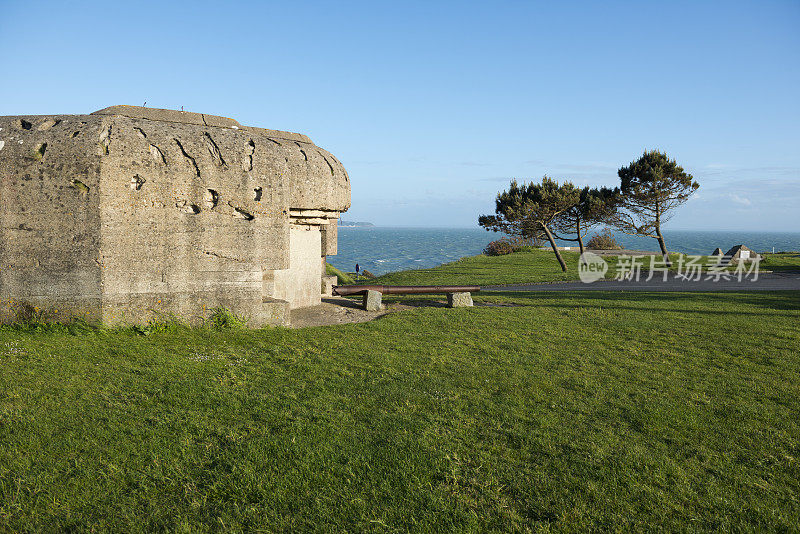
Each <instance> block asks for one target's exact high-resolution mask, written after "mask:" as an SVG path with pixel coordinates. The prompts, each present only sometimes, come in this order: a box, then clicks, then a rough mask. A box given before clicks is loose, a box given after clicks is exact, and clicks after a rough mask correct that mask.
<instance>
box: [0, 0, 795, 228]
mask: <svg viewBox="0 0 800 534" xmlns="http://www.w3.org/2000/svg"><path fill="white" fill-rule="evenodd" d="M0 51H2V52H1V53H0V66H1V67H2V70H0V72H2V73H3V76H2V78H3V83H2V84H0V115H17V114H50V113H87V112H91V111H94V110H97V109H100V108H103V107H106V106H110V105H114V104H134V105H141V104H142V103H143V102H145V101H147V105H148V106H152V107H161V108H176V109H179V108H180V107H181V106H183V107H184V108H185V109H186V110H187V111H198V112H204V113H210V114H216V115H224V116H230V117H233V118H236V119H237V120H239V121H240V122H242V123H244V124H249V125H254V126H262V127H265V128H275V129H283V130H291V131H298V132H302V133H305V134H307V135H309V136H310V137H311V138H312V139H313V140H314V141H315V142H316V143H317V144H318V145H320V146H322V147H324V148H326V149H328V150H330V151H331V152H333V153H334V154H335V155H336V156H337V157H338V158H339V159H340V160H341V161H342V162H343V163H344V165H345V167H346V168H347V169H348V171H349V173H350V176H351V183H352V186H353V196H352V198H353V205H352V208H351V210H350V212H349V213H348V214H346V215H345V218H346V219H350V220H353V219H355V220H367V221H372V222H375V223H377V224H382V225H409V226H476V220H477V216H478V215H479V214H481V213H490V212H492V210H493V208H494V196H495V195H496V193H497V192H498V191H499V190H501V189H503V188H505V187H506V186H507V184H508V182H509V180H510V179H511V178H514V177H516V178H518V179H520V180H530V179H538V178H541V176H542V175H544V174H548V175H550V176H552V177H555V178H557V179H562V180H563V179H569V180H572V181H573V182H575V183H577V184H582V185H583V184H586V185H617V183H618V178H617V175H616V170H617V169H618V168H619V167H620V166H622V165H625V164H627V163H628V162H630V161H631V160H632V159H634V158H636V157H637V156H638V155H640V154H641V152H642V151H643V150H644V149H646V148H648V149H649V148H659V149H661V150H665V151H666V152H667V153H668V154H670V155H671V156H673V157H675V158H676V159H677V160H678V162H679V163H680V164H682V165H683V166H684V167H685V168H686V170H687V171H689V172H691V173H692V174H694V176H695V178H696V179H697V180H698V181H699V182H700V184H701V188H700V190H699V192H698V195H697V198H694V199H692V200H691V201H690V202H689V203H687V204H686V205H685V206H684V207H682V208H681V209H680V211H679V212H678V213H677V214H676V215H675V217H674V219H673V220H672V221H671V223H670V225H669V226H668V228H672V229H693V228H698V229H732V230H741V229H753V230H792V231H800V224H799V223H800V215H798V213H800V209H798V206H799V205H800V2H797V1H791V2H761V1H760V2H733V1H728V2H669V3H657V2H586V3H583V2H541V3H539V2H485V3H469V2H435V1H429V2H391V3H390V2H385V3H384V2H363V3H356V2H280V3H279V2H203V1H194V2H163V1H162V2H157V3H155V2H146V1H137V2H130V3H128V2H109V1H104V2H97V3H83V2H35V1H24V2H23V1H9V0H0Z"/></svg>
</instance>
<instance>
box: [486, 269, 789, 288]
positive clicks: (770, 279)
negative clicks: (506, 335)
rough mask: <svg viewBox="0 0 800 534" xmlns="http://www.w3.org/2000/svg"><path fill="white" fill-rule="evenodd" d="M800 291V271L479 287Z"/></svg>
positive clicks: (642, 277) (654, 276)
mask: <svg viewBox="0 0 800 534" xmlns="http://www.w3.org/2000/svg"><path fill="white" fill-rule="evenodd" d="M786 290H788V291H800V272H781V273H759V274H758V276H757V277H755V279H753V278H752V277H748V278H745V277H742V280H741V281H740V280H738V279H737V278H736V277H733V276H731V278H730V279H728V280H725V279H720V280H713V279H708V277H707V275H706V274H703V276H702V278H701V279H700V280H685V279H683V278H680V277H677V276H675V275H674V274H670V275H669V277H668V278H667V279H666V280H664V274H663V273H655V274H654V275H653V278H652V279H650V280H647V273H642V276H641V277H640V279H639V280H598V281H597V282H592V283H590V284H585V283H583V282H580V281H576V282H555V283H552V284H515V285H508V286H481V291H711V292H713V291H786Z"/></svg>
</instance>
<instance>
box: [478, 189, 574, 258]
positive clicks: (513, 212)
mask: <svg viewBox="0 0 800 534" xmlns="http://www.w3.org/2000/svg"><path fill="white" fill-rule="evenodd" d="M580 195H581V190H580V189H578V188H577V187H575V186H574V185H573V184H572V183H570V182H565V183H564V184H563V185H559V184H558V182H556V181H555V180H552V179H550V178H548V177H547V176H545V177H544V178H542V182H541V183H534V182H530V183H527V184H522V185H519V184H518V183H517V181H516V180H512V181H511V185H510V186H509V188H508V191H503V192H502V193H499V194H498V195H497V199H496V200H495V215H481V216H480V217H478V224H479V225H481V226H483V227H484V228H486V229H487V230H494V231H495V232H504V233H507V234H511V235H520V236H523V237H525V236H533V235H535V233H536V232H543V233H544V235H545V236H546V237H547V240H548V241H549V242H550V246H551V247H552V248H553V252H554V253H555V255H556V259H557V260H558V263H559V264H560V265H561V270H562V271H564V272H566V270H567V264H566V263H564V259H563V258H562V257H561V253H560V252H559V251H558V247H557V246H556V242H555V240H556V237H555V236H554V235H553V230H552V229H553V228H555V227H557V226H559V225H560V224H562V222H561V221H562V218H563V217H564V214H565V213H566V212H567V211H568V210H570V209H572V208H573V207H574V206H575V205H576V204H578V203H579V201H580Z"/></svg>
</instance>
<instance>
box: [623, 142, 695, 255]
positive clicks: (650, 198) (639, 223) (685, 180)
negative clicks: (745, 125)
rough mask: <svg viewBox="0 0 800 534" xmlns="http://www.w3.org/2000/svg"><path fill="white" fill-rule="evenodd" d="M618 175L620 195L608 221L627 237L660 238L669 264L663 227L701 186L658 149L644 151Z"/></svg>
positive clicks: (662, 251)
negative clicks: (627, 235)
mask: <svg viewBox="0 0 800 534" xmlns="http://www.w3.org/2000/svg"><path fill="white" fill-rule="evenodd" d="M618 174H619V177H620V180H621V184H620V192H621V194H620V196H619V198H618V199H617V200H618V201H617V204H616V209H615V210H614V213H613V214H612V215H611V216H610V217H608V218H607V222H608V223H609V224H610V225H611V226H614V227H615V228H617V229H618V230H619V231H621V232H623V233H625V234H630V235H641V236H646V237H652V238H654V239H657V240H658V246H659V247H660V248H661V254H663V255H664V260H665V261H666V262H667V263H668V264H669V256H668V255H667V246H666V244H665V243H664V236H663V235H662V233H661V225H662V224H664V223H665V222H667V221H668V220H669V219H670V218H672V216H673V215H674V210H675V208H677V207H678V206H680V205H681V204H683V203H684V202H686V201H687V200H689V197H690V196H691V195H692V193H694V192H695V191H696V190H697V188H698V187H700V186H699V184H698V183H697V182H696V181H695V180H694V178H693V177H692V175H691V174H688V173H687V172H685V171H684V170H683V167H681V166H680V165H678V164H677V163H676V162H675V160H674V159H669V157H667V155H666V154H664V153H663V152H659V151H657V150H652V151H645V153H644V154H643V155H642V157H640V158H639V159H637V160H636V161H633V162H631V164H630V165H628V166H627V167H622V168H621V169H620V170H619V172H618Z"/></svg>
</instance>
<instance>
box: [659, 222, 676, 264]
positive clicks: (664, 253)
mask: <svg viewBox="0 0 800 534" xmlns="http://www.w3.org/2000/svg"><path fill="white" fill-rule="evenodd" d="M656 235H657V236H658V238H657V239H658V246H659V247H660V248H661V255H662V256H664V263H666V265H667V267H672V262H671V261H669V253H668V252H667V245H666V243H664V236H663V235H661V228H659V227H656Z"/></svg>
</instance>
